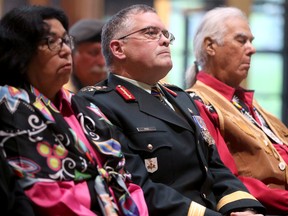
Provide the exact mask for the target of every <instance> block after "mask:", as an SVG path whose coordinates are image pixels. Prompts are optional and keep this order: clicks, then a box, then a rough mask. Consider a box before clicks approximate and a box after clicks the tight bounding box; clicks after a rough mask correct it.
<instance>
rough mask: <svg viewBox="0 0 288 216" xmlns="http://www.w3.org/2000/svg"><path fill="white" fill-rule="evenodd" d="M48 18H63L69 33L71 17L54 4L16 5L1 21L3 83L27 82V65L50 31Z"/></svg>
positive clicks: (0, 76)
mask: <svg viewBox="0 0 288 216" xmlns="http://www.w3.org/2000/svg"><path fill="white" fill-rule="evenodd" d="M46 19H57V20H59V22H60V23H61V24H62V25H63V27H64V28H65V30H66V31H67V32H68V26H69V23H68V18H67V16H66V15H65V13H64V12H63V11H62V10H60V9H56V8H52V7H45V6H35V5H34V6H31V5H30V6H24V7H20V8H15V9H12V10H11V11H9V12H8V13H7V14H5V15H4V16H3V18H2V19H1V20H0V85H12V86H15V87H19V86H21V85H22V84H23V83H24V82H25V80H26V78H25V74H26V71H27V66H28V64H29V62H30V61H31V58H32V57H33V56H34V55H35V54H36V53H37V49H38V46H39V43H40V42H41V41H42V40H43V38H44V37H45V36H46V35H47V34H48V33H49V31H50V29H49V26H48V25H47V24H46V23H45V22H44V20H46Z"/></svg>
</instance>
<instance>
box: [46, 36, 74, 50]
mask: <svg viewBox="0 0 288 216" xmlns="http://www.w3.org/2000/svg"><path fill="white" fill-rule="evenodd" d="M44 40H46V43H47V46H48V48H49V49H50V50H51V51H56V52H58V51H60V50H61V49H62V47H63V43H65V44H66V45H67V46H68V47H70V49H71V50H73V49H74V38H73V37H72V36H71V35H65V36H64V37H63V38H59V37H58V38H57V37H52V36H48V37H46V38H44Z"/></svg>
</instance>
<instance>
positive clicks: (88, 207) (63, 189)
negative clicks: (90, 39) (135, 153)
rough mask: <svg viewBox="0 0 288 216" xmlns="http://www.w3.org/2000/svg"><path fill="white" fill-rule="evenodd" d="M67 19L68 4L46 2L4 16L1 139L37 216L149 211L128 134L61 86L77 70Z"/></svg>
mask: <svg viewBox="0 0 288 216" xmlns="http://www.w3.org/2000/svg"><path fill="white" fill-rule="evenodd" d="M68 26H69V25H68V18H67V16H66V15H65V14H64V12H63V11H62V10H60V9H56V8H51V7H44V6H25V7H20V8H15V9H13V10H11V11H10V12H8V13H7V14H5V16H4V17H3V18H2V19H1V21H0V68H1V73H0V146H1V148H2V149H3V150H4V153H5V156H6V159H7V161H8V162H9V163H10V164H11V166H13V168H15V170H17V171H18V172H19V173H20V174H22V175H21V177H22V178H21V179H20V180H19V182H20V184H21V186H22V188H24V190H25V193H26V195H27V196H28V197H29V198H30V200H31V201H32V203H33V207H34V211H35V214H36V215H41V216H49V215H51V216H55V215H61V216H72V215H77V216H95V215H105V216H108V215H109V216H118V215H121V216H128V215H129V216H130V215H143V216H147V215H148V214H147V208H146V203H145V200H144V196H143V192H142V190H141V188H140V187H139V186H137V185H134V184H132V183H131V181H130V177H131V175H130V174H129V173H128V172H126V170H125V169H124V166H125V159H124V157H123V153H122V152H121V144H120V142H122V141H123V142H125V141H126V140H127V139H125V137H124V135H123V134H122V136H121V134H120V133H119V132H118V131H116V129H115V127H113V126H112V125H111V123H110V122H109V120H108V119H107V118H105V116H104V115H103V114H102V112H101V111H100V110H99V109H98V108H97V107H96V106H95V105H93V104H91V103H88V102H86V101H85V100H84V99H83V98H80V97H77V96H75V95H74V94H72V93H70V92H69V91H68V90H66V89H64V88H63V85H64V84H65V83H67V82H68V80H69V77H70V74H71V71H72V49H73V46H74V45H73V44H74V43H73V38H72V37H71V36H70V35H69V34H68ZM120 140H121V141H120ZM19 207H20V205H19ZM28 215H29V216H30V214H27V216H28Z"/></svg>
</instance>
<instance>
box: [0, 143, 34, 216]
mask: <svg viewBox="0 0 288 216" xmlns="http://www.w3.org/2000/svg"><path fill="white" fill-rule="evenodd" d="M0 209H1V215H2V216H28V215H29V216H33V215H34V212H33V209H32V205H31V202H30V200H29V199H28V197H27V196H26V195H25V194H24V192H23V189H22V188H21V187H20V184H19V182H18V178H17V176H16V175H15V174H14V172H13V170H12V168H11V167H10V166H9V164H8V162H7V161H6V159H5V157H4V154H3V151H2V148H1V149H0Z"/></svg>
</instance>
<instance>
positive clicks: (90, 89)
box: [80, 86, 107, 92]
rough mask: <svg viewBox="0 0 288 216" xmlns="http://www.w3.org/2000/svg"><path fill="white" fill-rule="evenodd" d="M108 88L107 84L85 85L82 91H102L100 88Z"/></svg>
mask: <svg viewBox="0 0 288 216" xmlns="http://www.w3.org/2000/svg"><path fill="white" fill-rule="evenodd" d="M104 89H107V86H86V87H83V88H82V89H81V90H80V91H89V92H91V91H100V90H104Z"/></svg>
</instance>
